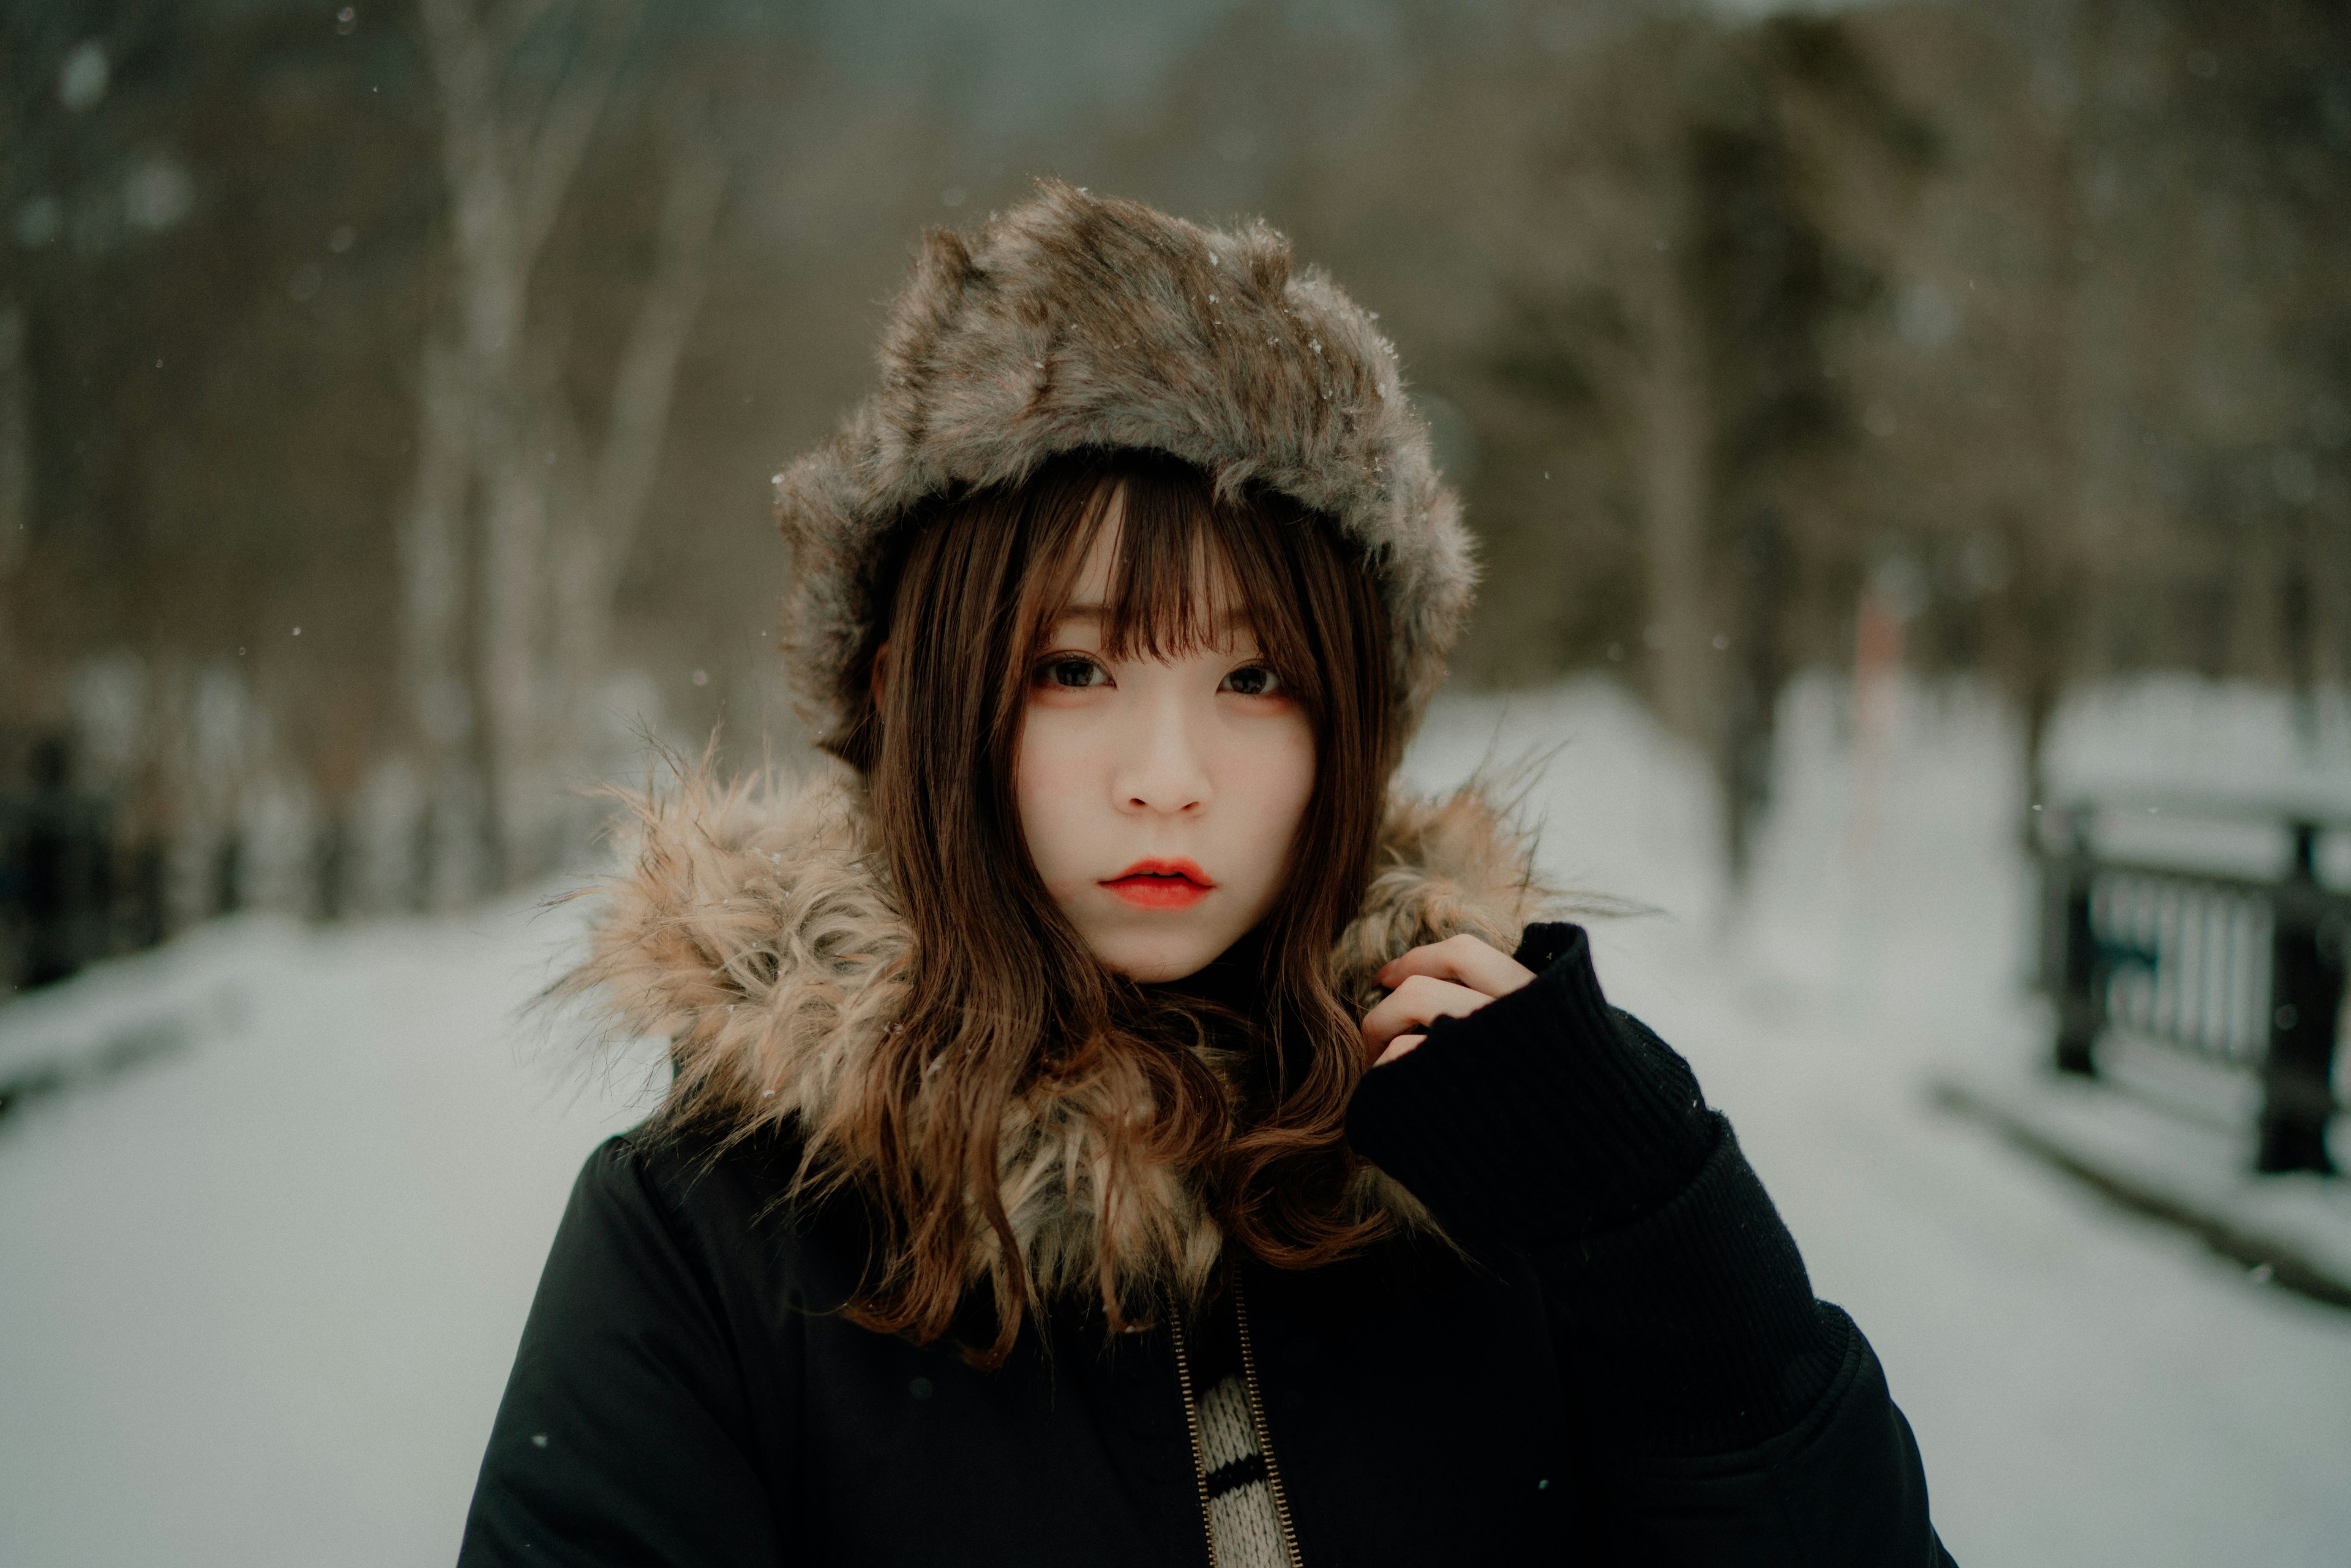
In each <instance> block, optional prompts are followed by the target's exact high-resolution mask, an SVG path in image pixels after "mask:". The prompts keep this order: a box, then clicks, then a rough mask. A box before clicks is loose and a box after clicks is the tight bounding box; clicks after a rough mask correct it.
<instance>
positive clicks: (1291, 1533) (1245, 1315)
mask: <svg viewBox="0 0 2351 1568" xmlns="http://www.w3.org/2000/svg"><path fill="white" fill-rule="evenodd" d="M1233 1312H1234V1313H1235V1314H1236V1316H1238V1319H1239V1322H1240V1331H1241V1385H1242V1387H1243V1388H1245V1389H1246V1390H1248V1393H1249V1420H1250V1421H1251V1422H1252V1423H1253V1424H1254V1425H1255V1426H1256V1427H1257V1451H1258V1452H1259V1453H1260V1454H1263V1455H1264V1456H1265V1485H1266V1490H1269V1491H1270V1492H1271V1493H1273V1517H1274V1518H1275V1519H1276V1520H1278V1521H1280V1524H1281V1547H1282V1551H1283V1552H1285V1553H1286V1554H1287V1555H1288V1558H1289V1562H1290V1568H1305V1563H1304V1560H1303V1559H1301V1557H1300V1556H1299V1554H1298V1527H1297V1526H1296V1525H1294V1524H1292V1523H1291V1522H1290V1496H1289V1494H1288V1493H1287V1492H1285V1491H1283V1490H1281V1467H1280V1466H1279V1465H1277V1464H1275V1463H1274V1462H1273V1432H1272V1429H1271V1428H1270V1427H1268V1426H1267V1425H1266V1420H1265V1400H1264V1398H1263V1396H1260V1395H1259V1392H1258V1386H1257V1351H1256V1350H1255V1348H1254V1347H1252V1346H1251V1345H1250V1343H1249V1296H1248V1293H1247V1292H1246V1291H1243V1290H1242V1289H1241V1281H1240V1276H1239V1275H1238V1274H1236V1275H1234V1277H1233ZM1200 1485H1201V1489H1202V1496H1203V1497H1206V1495H1207V1479H1206V1478H1205V1477H1204V1478H1203V1479H1202V1480H1201V1482H1200ZM1204 1506H1205V1505H1204ZM1210 1550H1211V1551H1212V1552H1213V1551H1214V1550H1215V1548H1214V1546H1213V1545H1212V1546H1211V1547H1210ZM1211 1568H1214V1565H1213V1564H1211Z"/></svg>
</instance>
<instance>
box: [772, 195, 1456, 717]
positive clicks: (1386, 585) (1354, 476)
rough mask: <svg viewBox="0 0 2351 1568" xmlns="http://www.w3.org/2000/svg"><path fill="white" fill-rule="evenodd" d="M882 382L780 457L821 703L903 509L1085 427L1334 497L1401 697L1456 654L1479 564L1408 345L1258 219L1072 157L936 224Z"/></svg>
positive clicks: (841, 688) (1004, 469)
mask: <svg viewBox="0 0 2351 1568" xmlns="http://www.w3.org/2000/svg"><path fill="white" fill-rule="evenodd" d="M879 358H880V361H881V367H882V382H881V385H880V387H879V388H877V389H876V390H875V392H873V394H872V396H871V397H869V398H867V399H866V401H865V402H863V403H862V405H860V406H859V407H858V408H857V409H856V410H855V411H854V412H853V413H851V414H850V415H849V416H848V418H847V419H846V420H844V421H843V422H842V425H841V430H840V431H839V433H837V434H835V435H833V436H832V437H831V439H830V440H828V441H826V442H825V443H824V444H822V445H820V446H819V447H818V448H817V449H816V450H815V451H813V452H811V453H810V454H808V455H806V456H804V457H802V458H800V459H799V461H798V462H796V463H794V464H793V465H791V466H790V467H789V468H788V469H786V470H785V471H784V472H783V473H781V474H779V475H778V476H776V516H777V520H778V522H779V523H780V524H781V525H782V528H783V532H784V538H785V540H786V541H787V542H788V543H789V546H790V547H791V551H792V557H793V567H794V570H793V577H792V582H791V586H790V588H789V590H788V591H787V594H786V598H785V604H784V620H783V624H784V651H785V654H786V656H787V659H788V661H789V666H790V672H789V673H790V674H791V676H792V678H793V681H794V683H795V685H797V686H798V688H799V695H800V698H801V702H802V705H803V712H804V714H805V716H807V717H808V718H809V719H810V721H811V722H812V723H814V724H816V725H817V726H818V727H819V729H820V733H831V732H836V731H837V730H838V729H839V728H840V727H841V725H842V724H843V723H844V721H846V720H847V719H849V718H850V717H851V716H852V715H853V714H854V713H856V711H857V709H858V706H859V704H860V703H861V702H862V700H863V699H862V692H863V688H864V685H865V677H866V672H867V669H868V667H869V664H870V660H871V656H872V650H873V645H874V643H875V640H876V639H877V638H878V637H879V636H880V635H881V632H882V627H881V622H882V620H883V616H884V615H885V614H886V612H887V606H886V605H885V604H883V603H880V602H877V601H878V599H879V597H880V594H881V592H882V591H883V584H884V583H885V582H886V581H887V580H888V575H889V574H888V572H887V570H885V569H886V567H887V566H888V564H889V560H890V558H891V556H892V554H893V552H895V551H897V550H900V549H904V540H903V539H902V538H898V537H897V536H898V534H899V533H900V532H901V529H900V527H899V525H900V524H901V523H902V522H904V520H905V518H906V517H907V516H908V515H909V513H910V512H911V511H913V509H914V507H917V506H918V505H919V504H920V503H922V502H924V501H925V500H928V499H930V498H931V497H936V496H939V495H942V494H946V493H948V492H962V491H965V490H968V489H977V488H982V487H986V486H998V485H1018V484H1019V483H1020V482H1022V481H1023V480H1025V479H1027V478H1028V477H1029V475H1031V474H1032V473H1034V472H1035V471H1036V470H1037V468H1038V466H1039V465H1041V464H1043V463H1044V462H1045V461H1046V460H1047V459H1049V458H1051V457H1054V456H1056V455H1060V454H1061V453H1065V452H1070V451H1073V450H1076V449H1078V448H1081V447H1105V448H1120V447H1140V448H1147V449H1151V450H1155V451H1159V452H1165V453H1167V454H1170V455H1174V456H1176V457H1180V458H1183V459H1185V460H1186V461H1188V462H1190V463H1192V464H1194V465H1197V466H1198V467H1200V468H1201V469H1203V470H1205V471H1206V472H1207V475H1208V476H1209V477H1210V478H1211V480H1212V481H1213V482H1214V483H1215V485H1216V486H1217V492H1218V493H1219V494H1220V495H1227V496H1231V495H1237V494H1238V493H1240V491H1241V490H1242V489H1243V488H1244V487H1245V486H1249V485H1252V484H1261V485H1265V486H1270V487H1272V488H1273V489H1276V490H1279V491H1281V492H1282V493H1284V494H1286V495H1288V496H1290V497H1291V498H1293V499H1294V500H1296V501H1297V502H1299V503H1300V504H1301V505H1302V506H1304V507H1309V508H1311V509H1312V510H1314V511H1317V512H1320V513H1322V514H1323V515H1325V516H1326V517H1330V518H1331V519H1332V521H1333V522H1334V523H1335V524H1336V525H1337V526H1338V528H1339V531H1340V533H1341V535H1342V537H1343V538H1346V539H1347V540H1350V541H1352V542H1353V544H1354V545H1356V546H1357V547H1358V548H1360V549H1361V550H1362V551H1363V555H1364V562H1365V564H1366V566H1367V567H1368V568H1369V570H1371V571H1372V572H1373V573H1374V575H1375V577H1376V578H1377V580H1378V582H1379V587H1380V591H1381V595H1382V598H1383V599H1384V601H1385V603H1386V606H1387V611H1388V616H1389V622H1390V626H1391V637H1392V639H1393V646H1392V650H1391V653H1392V660H1393V664H1394V668H1395V683H1396V690H1397V694H1398V702H1399V707H1400V715H1399V716H1400V718H1401V719H1402V727H1403V729H1404V731H1405V733H1409V732H1410V730H1411V729H1412V728H1413V727H1414V726H1415V725H1416V723H1417V722H1418V720H1419V717H1420V715H1421V713H1422V711H1423V710H1424V709H1425V708H1426V706H1427V703H1428V699H1429V697H1430V695H1432V694H1433V693H1434V692H1435V691H1436V689H1437V684H1438V683H1439V682H1440V681H1442V680H1443V678H1444V674H1445V655H1446V653H1447V652H1448V651H1449V650H1450V649H1451V647H1452V645H1453V642H1454V639H1455V638H1456V636H1458V633H1459V632H1460V629H1461V622H1462V620H1463V618H1464V616H1465V615H1466V614H1467V613H1468V607H1469V598H1470V592H1471V590H1472V589H1473V588H1474V586H1475V584H1476V581H1477V567H1476V563H1475V562H1474V561H1473V560H1472V559H1471V555H1470V548H1469V540H1468V535H1467V533H1466V532H1465V531H1464V530H1463V528H1462V526H1461V520H1460V507H1459V503H1458V501H1457V499H1456V498H1455V497H1454V495H1453V492H1452V491H1451V490H1450V489H1448V488H1447V486H1445V484H1444V483H1443V481H1442V480H1441V479H1440V478H1439V477H1438V476H1437V468H1436V465H1435V464H1434V463H1433V462H1432V461H1431V459H1430V455H1429V444H1428V432H1427V428H1426V425H1424V424H1423V423H1422V422H1421V419H1420V416H1419V414H1418V413H1416V412H1415V410H1414V409H1413V407H1412V404H1411V403H1410V402H1407V401H1406V399H1405V392H1404V383H1403V381H1402V378H1401V376H1400V375H1399V373H1398V371H1397V367H1396V358H1395V346H1394V345H1393V344H1391V343H1390V342H1388V340H1386V339H1384V338H1383V337H1382V336H1380V334H1379V331H1378V329H1376V328H1375V327H1374V325H1373V322H1372V318H1371V317H1370V316H1369V315H1368V314H1367V313H1366V312H1365V311H1364V310H1363V309H1361V308H1359V307H1357V306H1356V304H1355V303H1354V301H1353V300H1352V299H1350V298H1347V296H1346V295H1345V294H1344V293H1343V292H1342V291H1341V290H1340V288H1339V287H1338V286H1337V285H1336V284H1334V283H1332V281H1331V280H1330V278H1329V277H1326V276H1324V275H1323V274H1322V271H1321V270H1320V269H1318V268H1313V267H1309V268H1308V269H1306V271H1305V272H1304V273H1303V274H1301V275H1298V276H1293V275H1292V274H1291V271H1290V242H1289V241H1288V240H1287V239H1286V238H1284V237H1283V236H1282V235H1280V233H1278V232H1276V231H1275V230H1274V229H1272V228H1271V227H1270V226H1268V225H1266V224H1264V223H1263V222H1255V223H1251V224H1249V225H1248V226H1246V227H1244V228H1241V229H1239V230H1238V231H1234V232H1227V231H1220V230H1215V229H1204V228H1201V227H1199V226H1197V225H1193V224H1189V223H1186V222H1185V221H1183V220H1182V219H1180V218H1172V217H1169V216H1167V215H1166V214H1164V213H1160V212H1156V211H1155V210H1153V209H1152V208H1150V207H1146V206H1144V205H1143V204H1141V203H1139V202H1129V201H1116V200H1109V199H1105V198H1103V197H1099V196H1094V195H1091V194H1089V193H1086V192H1084V191H1081V190H1080V189H1078V188H1076V187H1074V186H1071V185H1067V184H1064V183H1061V182H1060V181H1058V180H1043V181H1040V182H1039V183H1038V186H1037V193H1036V194H1035V195H1034V196H1033V197H1031V198H1030V199H1029V200H1028V201H1026V202H1024V203H1022V204H1019V206H1016V207H1014V208H1012V209H1011V210H1010V211H1009V212H1007V213H1004V214H1001V215H998V216H992V217H991V218H990V219H989V221H988V223H987V227H985V228H984V229H982V230H981V231H980V232H979V234H977V235H961V234H957V233H955V232H954V231H952V230H945V229H937V230H933V231H931V232H930V233H929V234H927V235H925V241H924V246H923V251H922V254H921V256H919V258H918V259H917V260H916V262H915V265H914V276H913V277H912V278H911V279H910V280H909V281H908V282H907V284H906V287H904V290H903V291H901V293H900V294H899V296H898V298H897V299H896V300H895V301H894V302H893V304H892V306H891V309H890V318H889V322H888V325H887V327H886V328H885V329H884V330H883V337H882V345H881V350H880V354H879Z"/></svg>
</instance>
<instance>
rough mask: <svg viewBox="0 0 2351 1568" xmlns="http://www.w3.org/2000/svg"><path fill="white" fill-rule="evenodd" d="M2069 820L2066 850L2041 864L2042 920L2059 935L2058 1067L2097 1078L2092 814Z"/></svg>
mask: <svg viewBox="0 0 2351 1568" xmlns="http://www.w3.org/2000/svg"><path fill="white" fill-rule="evenodd" d="M2069 816H2070V819H2071V820H2070V821H2068V822H2067V824H2066V831H2067V835H2068V838H2069V842H2068V843H2067V845H2066V847H2065V848H2064V850H2063V851H2062V852H2060V851H2048V852H2043V856H2042V861H2041V865H2042V876H2043V893H2042V897H2043V916H2042V918H2043V920H2044V921H2047V922H2048V923H2049V925H2050V927H2051V928H2053V933H2052V934H2053V937H2054V947H2053V951H2052V952H2051V953H2050V955H2049V958H2050V968H2051V970H2052V974H2051V976H2050V978H2051V979H2052V980H2053V981H2054V982H2055V984H2054V985H2053V986H2052V987H2051V990H2052V993H2053V996H2054V998H2055V1000H2056V1003H2057V1050H2056V1059H2055V1065H2056V1068H2057V1071H2060V1072H2070V1073H2074V1074H2076V1075H2078V1076H2080V1077H2084V1078H2095V1077H2096V1076H2097V1071H2098V1064H2097V1061H2096V1059H2095V1056H2094V1055H2093V1054H2092V1048H2093V1047H2095V1045H2096V1044H2097V1040H2098V1035H2099V1032H2100V1031H2101V1030H2104V1029H2105V1026H2106V1006H2105V977H2104V976H2103V975H2102V974H2101V973H2100V969H2101V965H2100V963H2099V958H2098V938H2097V933H2096V932H2095V931H2094V930H2093V929H2092V928H2091V925H2090V871H2091V861H2090V824H2089V813H2088V811H2087V810H2085V809H2076V810H2074V811H2073V812H2071V813H2069Z"/></svg>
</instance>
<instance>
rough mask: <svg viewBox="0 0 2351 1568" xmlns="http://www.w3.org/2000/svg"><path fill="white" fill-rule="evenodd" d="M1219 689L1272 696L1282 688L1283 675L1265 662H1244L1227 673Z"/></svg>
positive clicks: (1256, 695)
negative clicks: (1273, 670)
mask: <svg viewBox="0 0 2351 1568" xmlns="http://www.w3.org/2000/svg"><path fill="white" fill-rule="evenodd" d="M1218 689H1219V690H1221V691H1228V692H1233V693H1237V694H1238V695H1241V696H1245V697H1270V696H1272V695H1275V694H1276V693H1278V692H1280V690H1281V677H1280V675H1277V674H1274V673H1273V672H1272V671H1271V670H1269V669H1267V668H1266V667H1265V666H1264V665H1263V664H1243V665H1242V666H1241V667H1240V668H1239V669H1238V670H1235V671H1234V672H1233V673H1232V674H1229V675H1227V676H1226V677H1225V679H1224V683H1223V685H1221V686H1220V687H1219V688H1218Z"/></svg>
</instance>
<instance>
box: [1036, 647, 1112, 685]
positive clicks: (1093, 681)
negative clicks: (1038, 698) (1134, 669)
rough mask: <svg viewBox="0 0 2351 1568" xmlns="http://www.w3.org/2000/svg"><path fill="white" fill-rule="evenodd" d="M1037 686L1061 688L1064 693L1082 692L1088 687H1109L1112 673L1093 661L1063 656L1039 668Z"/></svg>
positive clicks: (1046, 662) (1050, 660)
mask: <svg viewBox="0 0 2351 1568" xmlns="http://www.w3.org/2000/svg"><path fill="white" fill-rule="evenodd" d="M1037 684H1038V685H1044V686H1059V687H1061V689H1062V690H1064V691H1082V690H1084V689H1085V688H1087V687H1088V686H1097V685H1109V684H1110V672H1109V671H1107V670H1105V669H1103V668H1102V666H1101V665H1100V664H1095V663H1094V662H1093V661H1092V659H1080V658H1073V657H1071V656H1068V655H1063V656H1061V657H1060V658H1053V659H1048V660H1046V661H1045V662H1044V663H1043V664H1040V665H1038V666H1037Z"/></svg>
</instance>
